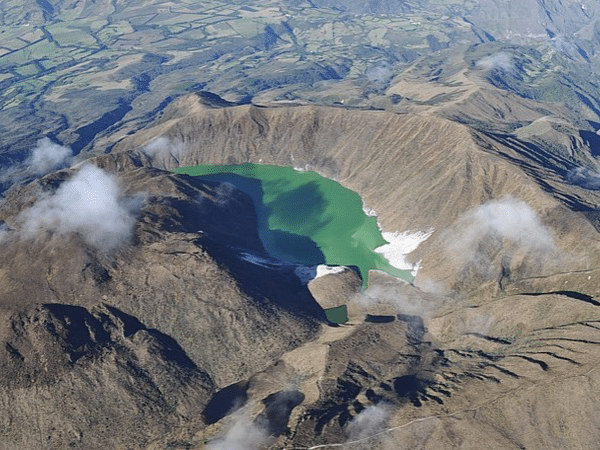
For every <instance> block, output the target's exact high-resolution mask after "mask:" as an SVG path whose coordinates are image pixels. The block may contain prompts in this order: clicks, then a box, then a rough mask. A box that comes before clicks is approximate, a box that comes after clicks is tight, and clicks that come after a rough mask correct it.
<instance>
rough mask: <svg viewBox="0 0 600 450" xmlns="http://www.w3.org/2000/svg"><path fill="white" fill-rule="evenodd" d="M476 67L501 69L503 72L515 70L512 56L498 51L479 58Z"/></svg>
mask: <svg viewBox="0 0 600 450" xmlns="http://www.w3.org/2000/svg"><path fill="white" fill-rule="evenodd" d="M476 65H477V67H479V68H480V69H483V70H495V69H496V70H497V69H501V70H503V71H504V72H509V73H513V72H514V71H515V63H514V61H513V58H512V56H510V55H509V54H508V53H504V52H499V53H494V54H493V55H489V56H486V57H484V58H481V59H480V60H479V61H477V63H476Z"/></svg>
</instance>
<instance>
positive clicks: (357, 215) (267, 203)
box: [174, 164, 413, 285]
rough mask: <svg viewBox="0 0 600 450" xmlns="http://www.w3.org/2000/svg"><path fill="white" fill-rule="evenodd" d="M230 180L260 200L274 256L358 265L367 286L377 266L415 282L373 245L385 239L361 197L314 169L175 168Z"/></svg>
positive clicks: (266, 241)
mask: <svg viewBox="0 0 600 450" xmlns="http://www.w3.org/2000/svg"><path fill="white" fill-rule="evenodd" d="M174 171H175V172H176V173H183V174H187V175H193V176H202V178H203V179H206V180H211V181H220V182H224V183H231V184H233V185H235V186H236V187H237V188H238V189H240V190H242V191H244V192H246V193H247V194H248V195H250V196H251V197H252V199H253V201H254V204H255V205H256V211H257V215H258V220H259V224H260V225H259V226H260V230H259V235H260V237H261V241H262V243H263V245H264V247H265V249H266V251H267V252H268V253H269V254H270V255H271V256H273V257H276V258H278V259H281V260H284V261H289V262H292V263H297V264H309V265H313V264H314V265H316V264H329V265H339V266H357V267H358V268H359V269H360V272H361V275H362V277H363V280H364V283H365V285H366V282H367V277H368V272H369V270H371V269H378V270H382V271H384V272H387V273H389V274H391V275H394V276H396V277H400V278H403V279H405V280H407V281H412V279H413V277H412V275H411V274H410V272H409V271H407V270H399V269H396V268H395V267H393V266H391V265H390V264H389V262H388V261H387V260H386V259H385V258H384V257H383V256H382V255H381V254H379V253H376V252H374V251H373V250H374V249H375V248H377V247H379V246H381V245H384V244H385V243H386V241H385V240H384V239H383V237H382V236H381V232H380V230H379V228H378V226H377V219H376V218H375V217H369V216H367V215H366V214H365V213H364V211H363V209H362V200H361V198H360V196H359V195H358V194H357V193H356V192H353V191H351V190H350V189H347V188H345V187H344V186H342V185H341V184H339V183H337V182H335V181H333V180H330V179H328V178H325V177H322V176H320V175H318V174H317V173H315V172H311V171H303V172H300V171H297V170H294V169H293V168H291V167H280V166H275V165H269V164H240V165H230V166H211V165H201V166H189V167H180V168H178V169H175V170H174Z"/></svg>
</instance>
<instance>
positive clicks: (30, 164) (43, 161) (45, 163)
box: [25, 138, 73, 175]
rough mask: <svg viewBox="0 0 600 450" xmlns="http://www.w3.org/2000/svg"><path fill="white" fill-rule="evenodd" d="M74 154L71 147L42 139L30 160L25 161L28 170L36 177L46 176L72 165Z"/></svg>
mask: <svg viewBox="0 0 600 450" xmlns="http://www.w3.org/2000/svg"><path fill="white" fill-rule="evenodd" d="M72 158H73V152H72V151H71V149H70V148H69V147H64V146H62V145H59V144H56V143H54V142H52V141H51V140H50V139H48V138H43V139H40V140H39V141H38V142H37V146H36V147H35V148H34V149H33V151H32V153H31V155H30V156H29V158H27V159H26V160H25V167H26V169H27V170H28V171H29V172H31V173H32V174H34V175H45V174H47V173H50V172H52V171H53V170H57V169H60V168H63V167H66V166H68V165H70V163H71V160H72Z"/></svg>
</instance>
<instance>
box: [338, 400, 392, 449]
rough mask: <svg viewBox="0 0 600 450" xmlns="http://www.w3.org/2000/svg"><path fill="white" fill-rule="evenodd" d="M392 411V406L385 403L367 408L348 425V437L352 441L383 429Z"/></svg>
mask: <svg viewBox="0 0 600 450" xmlns="http://www.w3.org/2000/svg"><path fill="white" fill-rule="evenodd" d="M390 412H391V408H390V406H388V405H386V404H383V403H379V404H377V405H371V406H369V407H367V408H365V409H364V410H363V411H361V412H360V413H359V414H358V415H357V416H356V417H354V418H353V419H352V420H351V421H350V422H349V423H348V425H347V426H346V433H347V434H348V439H349V440H350V441H352V440H357V439H363V438H366V437H369V436H372V435H374V434H376V433H378V432H380V431H382V430H383V429H384V428H385V426H386V424H387V421H388V419H389V416H390Z"/></svg>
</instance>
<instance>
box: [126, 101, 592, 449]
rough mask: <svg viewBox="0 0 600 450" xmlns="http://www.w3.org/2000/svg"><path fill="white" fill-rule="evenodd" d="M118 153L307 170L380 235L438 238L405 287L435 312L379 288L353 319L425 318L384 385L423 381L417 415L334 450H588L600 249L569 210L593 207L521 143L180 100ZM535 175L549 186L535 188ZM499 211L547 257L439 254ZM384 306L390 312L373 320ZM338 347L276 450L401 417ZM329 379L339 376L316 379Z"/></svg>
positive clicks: (425, 248)
mask: <svg viewBox="0 0 600 450" xmlns="http://www.w3.org/2000/svg"><path fill="white" fill-rule="evenodd" d="M159 136H163V137H167V138H169V140H170V141H171V144H172V146H171V147H170V149H168V150H169V151H170V152H171V153H172V155H171V156H169V151H167V152H166V153H163V154H158V155H155V157H154V159H152V160H151V159H150V158H148V156H147V155H145V154H144V152H143V151H141V148H142V147H143V146H144V145H147V144H149V143H150V142H152V140H153V139H155V138H157V137H159ZM523 148H528V149H529V152H524V151H522V149H523ZM119 150H120V151H134V153H135V154H137V155H139V158H140V159H141V160H142V161H147V162H148V164H152V165H156V166H158V167H176V166H177V165H186V164H201V163H214V164H224V163H241V162H264V163H274V164H282V165H293V166H295V167H302V168H310V169H313V170H316V171H317V172H319V173H321V174H323V175H325V176H329V177H332V178H334V179H336V180H338V181H340V182H342V183H343V184H344V185H346V186H348V187H350V188H353V189H355V190H356V191H357V192H359V193H360V194H361V195H362V196H363V198H364V200H365V206H366V207H368V208H372V209H374V210H376V211H377V214H378V217H379V218H380V221H381V223H382V226H383V228H384V230H386V231H405V230H413V231H417V230H419V231H424V230H427V229H430V228H433V229H434V230H435V232H434V233H433V235H432V236H431V237H430V238H429V239H428V240H427V241H426V242H425V243H423V244H422V245H421V246H420V247H419V249H418V250H417V251H415V252H414V254H413V255H411V256H412V258H413V260H414V261H417V260H422V262H421V264H422V266H423V268H422V269H421V271H420V272H419V275H418V277H417V280H416V283H417V285H421V286H423V287H424V288H431V286H435V287H436V289H437V291H438V294H437V296H434V297H428V296H427V295H425V294H423V293H422V292H421V291H419V290H418V289H417V290H415V289H414V288H410V289H409V291H406V289H407V288H398V289H399V290H398V291H397V292H396V291H394V289H396V288H391V287H390V286H387V284H386V283H385V282H384V283H383V284H379V286H378V284H377V283H376V284H375V285H374V286H373V288H374V290H373V294H371V297H370V300H369V301H370V302H371V303H368V302H367V306H366V307H365V306H363V307H364V308H366V309H365V310H364V311H363V312H364V313H370V314H375V315H377V314H389V311H390V308H392V310H393V307H394V305H395V306H396V308H399V309H398V310H397V312H400V313H407V312H408V313H414V314H417V315H421V316H423V317H424V318H425V324H424V325H425V327H426V328H427V329H428V330H429V334H424V335H422V336H421V337H420V338H419V339H417V342H415V345H418V346H419V350H418V351H415V352H414V354H415V357H416V358H417V360H418V361H421V362H422V363H423V364H424V365H417V366H415V367H412V368H411V366H409V367H408V368H406V367H405V368H403V369H400V368H399V369H398V371H397V372H396V378H397V377H402V376H415V377H417V379H418V380H420V381H419V382H418V383H417V384H415V388H414V391H412V393H410V392H405V393H404V395H407V396H408V398H412V397H411V395H412V396H414V398H415V399H417V400H419V403H420V404H419V405H417V402H416V400H415V401H414V402H412V404H411V403H410V402H409V403H408V404H406V403H402V400H400V405H399V409H396V410H395V411H396V412H395V413H394V414H392V415H391V416H390V418H389V422H388V426H387V428H385V430H386V431H385V432H383V433H381V434H378V433H375V432H373V433H372V434H371V435H369V436H372V437H369V436H367V437H366V438H365V439H364V440H361V441H358V442H356V443H351V442H346V443H345V444H344V447H347V448H415V447H418V446H419V445H421V446H423V448H480V446H481V442H482V440H485V442H487V443H488V444H489V446H491V448H515V449H517V448H540V449H542V448H564V447H565V446H572V448H586V446H587V445H588V444H589V443H592V442H595V441H597V439H598V436H597V434H596V432H595V431H594V430H596V429H597V427H595V425H594V423H593V421H594V417H596V415H597V414H596V413H597V410H598V404H597V402H596V401H594V400H591V399H592V398H594V393H593V392H594V389H595V383H596V381H595V380H596V379H597V370H596V365H597V363H598V361H600V355H599V353H598V350H597V348H596V346H597V342H598V340H597V336H596V334H595V333H596V331H597V328H596V325H595V323H596V321H597V320H599V319H600V315H599V314H598V312H597V307H598V304H599V302H598V301H597V298H598V295H599V294H598V292H600V289H599V287H600V285H599V282H600V279H599V278H598V276H597V275H598V274H597V266H598V261H599V253H598V239H597V231H596V230H595V228H594V226H593V225H592V223H590V221H589V220H588V219H587V218H586V216H585V215H584V214H582V213H581V212H577V211H574V210H573V209H571V208H573V205H574V203H573V202H570V201H569V199H576V200H578V201H580V202H584V203H586V204H587V205H588V207H590V208H591V207H595V205H596V200H595V194H594V193H592V192H588V191H586V190H582V189H581V188H578V187H576V186H572V185H569V184H568V183H566V180H565V179H564V178H561V177H560V176H559V175H558V172H557V170H556V169H555V168H553V167H552V166H545V162H546V161H544V158H543V157H542V158H540V157H537V155H536V153H535V148H531V147H527V145H526V144H524V143H523V142H522V141H519V139H518V137H516V136H509V135H507V136H505V137H504V138H502V136H498V135H492V134H485V133H483V134H482V133H481V132H475V131H474V130H472V129H470V128H468V127H467V126H465V125H461V124H458V123H455V122H452V121H450V120H447V119H443V118H440V117H436V116H432V115H421V116H419V115H395V114H391V113H386V112H380V111H349V110H345V109H341V108H318V107H297V108H257V107H251V106H250V107H236V108H225V109H208V108H204V107H203V106H202V105H201V104H200V103H199V102H198V101H197V100H196V98H194V97H189V98H186V99H182V100H180V102H179V103H176V104H174V105H173V107H172V109H171V110H170V111H167V112H166V114H165V116H164V117H163V118H162V119H159V120H157V122H156V123H155V124H154V126H153V127H151V128H149V129H148V130H146V131H144V132H141V133H138V134H136V135H134V136H132V137H131V138H130V139H128V140H125V141H123V142H122V143H121V144H120V147H119ZM165 155H166V156H165ZM557 158H558V159H559V160H560V158H562V156H560V155H557ZM550 162H552V161H550ZM544 174H547V175H549V178H550V181H551V183H552V184H544V183H543V181H544V177H543V175H544ZM506 196H512V197H514V198H515V199H520V200H522V201H524V202H526V204H527V205H529V206H530V207H531V208H532V209H533V210H534V211H536V213H537V214H538V215H539V217H540V218H541V223H542V224H543V225H544V226H545V227H547V228H548V229H550V230H551V231H552V234H553V237H554V239H555V242H556V248H554V249H553V250H552V252H550V253H549V254H546V255H545V256H544V257H541V258H540V257H537V256H536V255H532V254H531V253H528V252H527V251H523V250H522V249H519V248H516V249H515V248H511V246H510V245H509V244H508V243H506V242H501V241H494V240H492V241H491V242H489V243H487V244H485V245H484V246H483V247H482V248H481V252H482V254H483V255H485V261H486V270H484V271H481V270H479V269H478V267H477V266H476V265H475V266H473V264H472V261H469V260H468V259H467V260H465V259H464V258H463V256H464V255H460V254H458V255H457V254H456V253H453V252H452V251H450V250H449V246H448V245H447V244H448V241H449V240H452V239H456V238H458V237H460V235H461V232H462V231H463V230H462V229H461V228H460V227H461V224H463V226H464V222H461V219H460V218H461V217H464V214H465V213H467V212H468V211H469V210H471V209H472V208H474V207H476V206H478V205H480V204H482V203H484V202H486V201H488V200H491V199H502V198H505V197H506ZM532 238H534V237H533V236H532ZM432 281H434V283H432ZM394 292H395V293H394ZM428 295H429V294H428ZM373 299H376V300H377V301H375V302H374V303H373ZM394 299H395V300H394ZM381 302H383V304H384V306H385V304H386V303H387V304H388V306H385V307H383V309H381V308H382V306H381V305H380V304H379V303H381ZM425 305H427V306H425ZM357 317H358V318H357V319H356V320H358V322H355V324H356V327H357V328H356V332H357V333H359V331H358V330H360V329H362V328H361V326H359V325H358V323H359V322H360V315H359V316H357ZM392 317H393V315H392ZM396 320H397V319H396ZM385 323H387V322H385V320H384V322H383V323H382V324H381V325H379V326H382V327H385ZM377 326H378V325H376V324H369V325H368V327H370V328H372V327H375V330H376V329H377ZM383 331H384V329H383V328H382V331H381V332H383ZM375 332H376V333H377V335H378V336H380V333H379V332H377V331H375ZM386 332H387V331H386ZM340 339H342V341H340V344H339V345H341V348H343V349H344V351H343V352H342V353H341V354H335V353H332V351H331V349H330V350H328V352H327V357H326V360H327V363H326V365H325V366H323V369H322V370H324V372H322V373H323V375H322V376H323V380H321V381H320V383H317V385H318V386H321V388H320V390H319V392H320V395H321V397H320V400H319V402H317V403H315V404H313V405H306V406H303V408H304V407H305V408H306V410H305V411H306V413H305V414H304V415H302V414H301V415H300V416H301V417H302V419H301V420H300V421H299V422H297V424H293V423H290V426H291V428H292V430H297V433H298V434H296V435H294V434H293V432H292V435H291V437H290V438H289V439H290V440H288V441H287V442H288V444H284V441H285V440H283V441H278V442H279V444H276V445H275V448H284V446H286V445H288V446H291V445H295V443H296V441H295V439H298V442H297V443H298V444H299V445H300V447H299V448H302V447H303V446H307V447H308V446H310V445H314V443H315V442H319V441H318V439H325V442H327V441H328V442H329V443H334V442H337V443H343V442H345V441H348V440H350V441H351V439H350V438H349V437H348V436H347V435H346V434H345V431H344V430H345V425H346V424H347V422H348V420H349V419H350V418H351V417H354V416H356V415H357V414H358V413H359V412H360V411H361V410H362V409H361V408H364V407H365V406H369V405H374V404H377V402H379V401H381V400H382V399H383V400H385V401H387V402H389V403H395V402H397V401H398V400H397V398H396V397H395V396H394V395H393V394H389V393H386V389H387V388H382V387H381V386H383V385H387V386H394V379H395V378H394V377H393V376H392V375H391V374H388V375H386V374H385V371H383V372H382V369H381V367H383V366H385V364H387V363H383V361H388V363H389V359H386V358H388V356H383V354H382V355H381V356H377V355H376V354H375V353H369V352H367V354H368V355H369V356H368V358H370V359H368V361H365V360H364V359H361V355H363V354H364V350H359V348H362V347H360V346H358V347H357V344H356V343H352V342H354V341H353V340H352V339H355V338H354V337H352V338H343V337H340ZM348 339H350V340H349V341H348ZM376 339H379V338H376ZM359 340H360V339H359ZM341 342H344V344H342V343H341ZM427 342H429V344H427ZM355 344H356V345H355ZM315 351H317V350H316V349H315ZM395 351H397V352H400V353H402V351H401V350H399V349H397V350H395ZM340 358H341V359H340ZM379 358H383V360H381V359H379ZM382 364H383V366H382ZM332 365H335V366H336V367H338V368H337V369H336V370H335V371H333V372H331V371H328V369H327V367H332ZM377 367H379V368H377ZM389 377H391V378H389ZM585 380H589V382H588V381H585ZM326 381H327V383H330V384H327V383H326ZM381 383H383V385H382V384H381ZM326 385H327V386H329V387H328V388H326V389H325V388H324V387H323V386H326ZM563 385H564V386H565V387H566V388H567V389H568V390H569V397H568V399H567V398H565V397H564V395H565V394H563V391H562V390H561V388H560V386H563ZM351 386H354V387H351ZM381 389H383V390H381ZM399 389H400V391H401V392H404V391H402V389H401V388H399ZM393 392H394V389H392V393H393ZM396 393H397V392H396ZM523 398H528V399H530V400H528V402H529V403H523V402H522V399H523ZM357 402H358V403H357ZM352 405H354V406H352ZM357 405H359V406H357ZM575 405H585V413H581V414H582V415H581V416H569V414H570V413H569V411H570V410H571V409H572V408H575ZM574 417H577V419H574ZM567 429H568V430H569V431H568V433H567V432H566V431H564V430H567ZM324 430H328V431H324ZM294 436H297V437H294ZM576 436H580V437H576ZM280 439H282V438H280ZM488 444H486V445H488ZM278 445H279V446H281V447H278ZM590 445H591V444H590ZM578 446H579V447H578ZM326 447H327V446H325V447H323V448H326ZM285 448H287V447H285Z"/></svg>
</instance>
